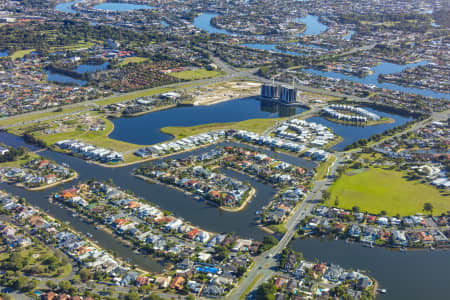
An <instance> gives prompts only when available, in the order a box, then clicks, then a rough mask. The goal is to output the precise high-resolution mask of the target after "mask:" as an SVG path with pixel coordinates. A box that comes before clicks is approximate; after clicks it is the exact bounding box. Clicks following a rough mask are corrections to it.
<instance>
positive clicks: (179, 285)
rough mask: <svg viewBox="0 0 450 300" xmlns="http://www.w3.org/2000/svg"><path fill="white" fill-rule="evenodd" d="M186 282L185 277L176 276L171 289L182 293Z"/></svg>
mask: <svg viewBox="0 0 450 300" xmlns="http://www.w3.org/2000/svg"><path fill="white" fill-rule="evenodd" d="M185 281H186V279H184V278H183V277H181V276H176V277H175V278H174V279H173V280H172V282H171V283H170V288H171V289H176V290H179V291H180V290H182V289H183V285H184V283H185Z"/></svg>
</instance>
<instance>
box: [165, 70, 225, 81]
mask: <svg viewBox="0 0 450 300" xmlns="http://www.w3.org/2000/svg"><path fill="white" fill-rule="evenodd" d="M223 74H224V73H223V72H221V71H208V70H205V69H198V70H190V71H182V72H173V73H170V76H173V77H176V78H180V79H185V80H198V79H205V78H212V77H216V76H220V75H223Z"/></svg>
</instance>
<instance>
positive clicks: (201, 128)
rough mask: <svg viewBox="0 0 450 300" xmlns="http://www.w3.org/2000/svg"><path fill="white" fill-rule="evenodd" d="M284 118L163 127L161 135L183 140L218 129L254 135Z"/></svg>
mask: <svg viewBox="0 0 450 300" xmlns="http://www.w3.org/2000/svg"><path fill="white" fill-rule="evenodd" d="M284 119H285V118H278V119H251V120H245V121H241V122H230V123H212V124H203V125H197V126H191V127H164V128H162V129H161V131H162V132H163V133H167V134H170V135H172V136H174V137H175V138H183V137H187V136H191V135H196V134H200V133H204V132H208V131H211V130H219V129H235V130H248V131H252V132H256V133H262V132H264V131H265V130H266V129H268V128H270V127H271V126H273V125H274V124H275V123H276V122H279V121H283V120H284Z"/></svg>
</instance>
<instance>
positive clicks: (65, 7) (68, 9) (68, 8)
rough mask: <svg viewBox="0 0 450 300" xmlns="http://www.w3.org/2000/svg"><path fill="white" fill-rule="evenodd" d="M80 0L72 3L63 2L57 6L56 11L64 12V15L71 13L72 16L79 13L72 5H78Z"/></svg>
mask: <svg viewBox="0 0 450 300" xmlns="http://www.w3.org/2000/svg"><path fill="white" fill-rule="evenodd" d="M78 1H79V0H75V1H70V2H63V3H60V4H58V5H56V6H55V10H57V11H60V12H64V13H70V14H76V13H77V11H76V10H74V9H72V5H74V4H75V3H77V2H78Z"/></svg>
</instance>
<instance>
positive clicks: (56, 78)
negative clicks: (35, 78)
mask: <svg viewBox="0 0 450 300" xmlns="http://www.w3.org/2000/svg"><path fill="white" fill-rule="evenodd" d="M46 73H47V81H51V82H57V83H73V84H76V85H86V84H87V81H86V80H79V79H75V78H72V77H70V76H66V75H62V74H59V73H55V72H52V71H50V70H47V71H46Z"/></svg>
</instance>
